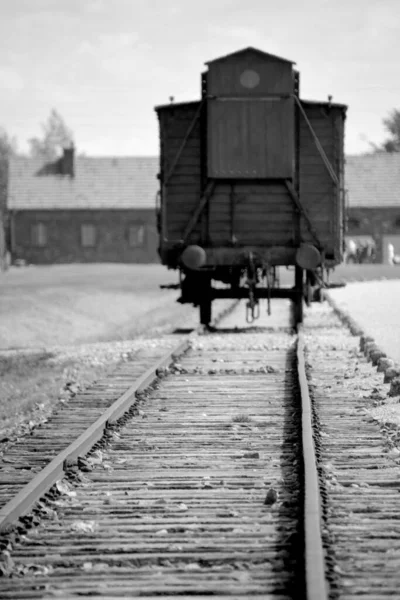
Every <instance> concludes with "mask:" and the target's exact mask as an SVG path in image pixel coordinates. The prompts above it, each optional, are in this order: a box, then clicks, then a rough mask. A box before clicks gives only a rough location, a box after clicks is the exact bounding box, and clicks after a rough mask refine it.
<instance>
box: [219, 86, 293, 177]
mask: <svg viewBox="0 0 400 600" xmlns="http://www.w3.org/2000/svg"><path fill="white" fill-rule="evenodd" d="M293 116H294V108H293V99H292V98H288V99H279V100H274V101H269V100H262V101H257V100H254V99H251V98H250V99H248V98H242V99H241V100H240V101H233V100H232V101H229V100H228V101H221V100H220V99H218V98H217V99H211V100H208V131H207V138H208V174H209V176H210V177H220V178H226V177H229V178H238V179H254V178H268V177H271V178H279V177H281V178H292V177H293V120H294V119H293Z"/></svg>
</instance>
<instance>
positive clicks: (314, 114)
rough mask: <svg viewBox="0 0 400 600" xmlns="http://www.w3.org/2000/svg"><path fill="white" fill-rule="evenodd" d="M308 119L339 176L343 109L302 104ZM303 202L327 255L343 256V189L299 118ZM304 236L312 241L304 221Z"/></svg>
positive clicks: (304, 123) (301, 198) (306, 126)
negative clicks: (341, 189)
mask: <svg viewBox="0 0 400 600" xmlns="http://www.w3.org/2000/svg"><path fill="white" fill-rule="evenodd" d="M303 108H304V110H305V112H306V115H307V118H308V120H309V121H310V124H311V126H312V128H313V130H314V132H315V134H316V136H317V137H318V140H319V142H320V143H321V146H322V147H323V149H324V151H325V153H326V156H327V158H328V160H329V162H330V164H331V165H332V167H333V169H334V171H335V173H337V175H338V176H339V175H340V172H339V171H340V169H339V168H338V167H339V165H338V157H340V156H342V154H343V148H342V145H343V144H342V141H343V136H342V138H340V136H339V137H338V135H337V133H338V132H339V133H340V130H342V129H343V117H342V111H341V109H338V108H335V107H332V108H330V109H327V108H322V106H321V105H307V103H305V104H303ZM299 130H300V200H301V203H302V205H303V206H304V207H305V209H306V211H307V213H308V215H309V217H310V219H311V221H312V223H313V226H314V229H315V230H316V232H317V235H318V238H319V240H320V242H321V244H322V245H323V246H324V248H325V252H326V254H327V255H334V256H335V257H338V253H339V255H340V239H339V238H340V237H341V236H340V233H339V232H340V229H341V221H342V217H343V214H342V210H341V205H340V190H339V189H338V187H337V186H336V185H335V184H334V182H333V180H332V178H331V176H330V174H329V172H328V170H327V168H326V166H325V164H324V161H323V159H322V157H321V154H320V152H319V150H318V148H317V146H316V144H315V141H314V139H313V136H312V133H311V131H310V129H309V127H308V125H307V123H306V121H305V119H304V117H303V116H302V115H300V128H299ZM302 237H303V239H304V240H306V241H310V242H311V243H312V242H313V237H312V235H311V234H310V232H309V230H308V228H307V226H306V224H305V223H304V222H302Z"/></svg>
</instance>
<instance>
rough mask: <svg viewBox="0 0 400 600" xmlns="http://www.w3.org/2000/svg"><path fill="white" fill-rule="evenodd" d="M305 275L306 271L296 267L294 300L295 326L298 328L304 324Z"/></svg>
mask: <svg viewBox="0 0 400 600" xmlns="http://www.w3.org/2000/svg"><path fill="white" fill-rule="evenodd" d="M303 275H304V271H303V269H302V268H301V267H297V266H296V267H295V275H294V282H295V283H294V287H295V289H294V298H293V318H294V326H295V327H297V325H299V324H300V323H302V322H303V297H304V290H303Z"/></svg>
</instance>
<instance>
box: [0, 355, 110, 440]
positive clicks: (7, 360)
mask: <svg viewBox="0 0 400 600" xmlns="http://www.w3.org/2000/svg"><path fill="white" fill-rule="evenodd" d="M55 356H56V355H55V354H53V353H48V352H35V353H32V354H22V355H21V354H18V355H16V356H13V357H4V356H1V357H0V377H1V380H0V394H1V398H2V401H1V406H0V442H1V441H5V440H4V438H8V437H9V436H10V434H12V433H15V432H17V430H18V431H19V432H21V431H25V429H26V428H27V426H28V428H29V426H30V424H36V423H38V422H40V421H42V420H43V419H45V418H46V417H47V415H48V414H49V413H50V412H51V410H52V409H53V407H54V406H55V404H56V403H57V401H58V400H59V399H60V397H61V396H62V393H63V387H64V385H65V383H66V382H67V381H79V383H80V385H82V386H84V385H85V384H88V383H90V382H91V381H93V380H95V379H97V378H99V377H100V376H104V373H105V369H104V365H90V364H89V365H88V364H84V363H82V362H78V361H76V360H74V359H73V358H70V359H67V360H65V361H62V362H60V363H53V362H52V359H53V358H54V357H55ZM113 368H115V364H114V365H113ZM108 370H110V369H108ZM106 371H107V369H106Z"/></svg>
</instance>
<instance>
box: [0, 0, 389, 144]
mask: <svg viewBox="0 0 400 600" xmlns="http://www.w3.org/2000/svg"><path fill="white" fill-rule="evenodd" d="M247 46H254V47H256V48H259V49H260V50H263V51H265V52H270V53H272V54H277V55H278V56H282V57H283V58H287V59H289V60H293V61H295V62H296V68H297V69H299V70H300V74H301V96H302V97H303V98H305V99H311V100H326V99H327V96H328V94H331V95H332V96H333V99H334V101H337V102H341V103H345V104H348V105H349V112H348V119H347V131H346V151H347V153H351V154H358V153H362V152H366V151H368V150H369V145H368V140H371V141H373V142H376V143H379V142H381V141H382V140H383V139H384V137H385V132H384V129H383V126H382V119H383V118H384V117H385V116H387V114H388V113H389V111H390V110H392V109H393V108H399V109H400V58H399V57H400V0H278V1H277V0H201V1H195V0H0V126H2V127H3V128H5V129H6V131H7V132H8V133H9V134H10V135H14V136H16V137H17V139H18V143H19V149H20V150H21V151H26V150H27V144H26V140H27V139H28V138H29V137H32V136H36V135H40V133H41V128H40V125H41V123H43V122H44V121H46V119H47V117H48V116H49V114H50V111H51V109H52V108H55V109H56V110H57V111H58V112H59V113H61V115H62V116H63V117H64V119H65V121H66V124H67V125H68V126H69V127H70V128H71V129H72V130H73V132H74V136H75V143H76V146H77V150H78V151H80V152H85V153H86V154H87V155H93V156H94V155H96V156H101V155H108V156H111V155H115V156H117V155H125V156H127V155H155V154H158V151H159V147H158V128H157V120H156V114H155V112H154V110H153V108H154V106H155V105H158V104H164V103H167V102H168V97H169V96H171V95H173V96H174V97H175V99H176V101H185V100H196V99H198V98H199V95H200V72H201V71H202V70H204V62H205V61H208V60H212V59H214V58H217V57H219V56H222V55H224V54H227V53H229V52H234V51H237V50H239V49H242V48H244V47H247Z"/></svg>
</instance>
